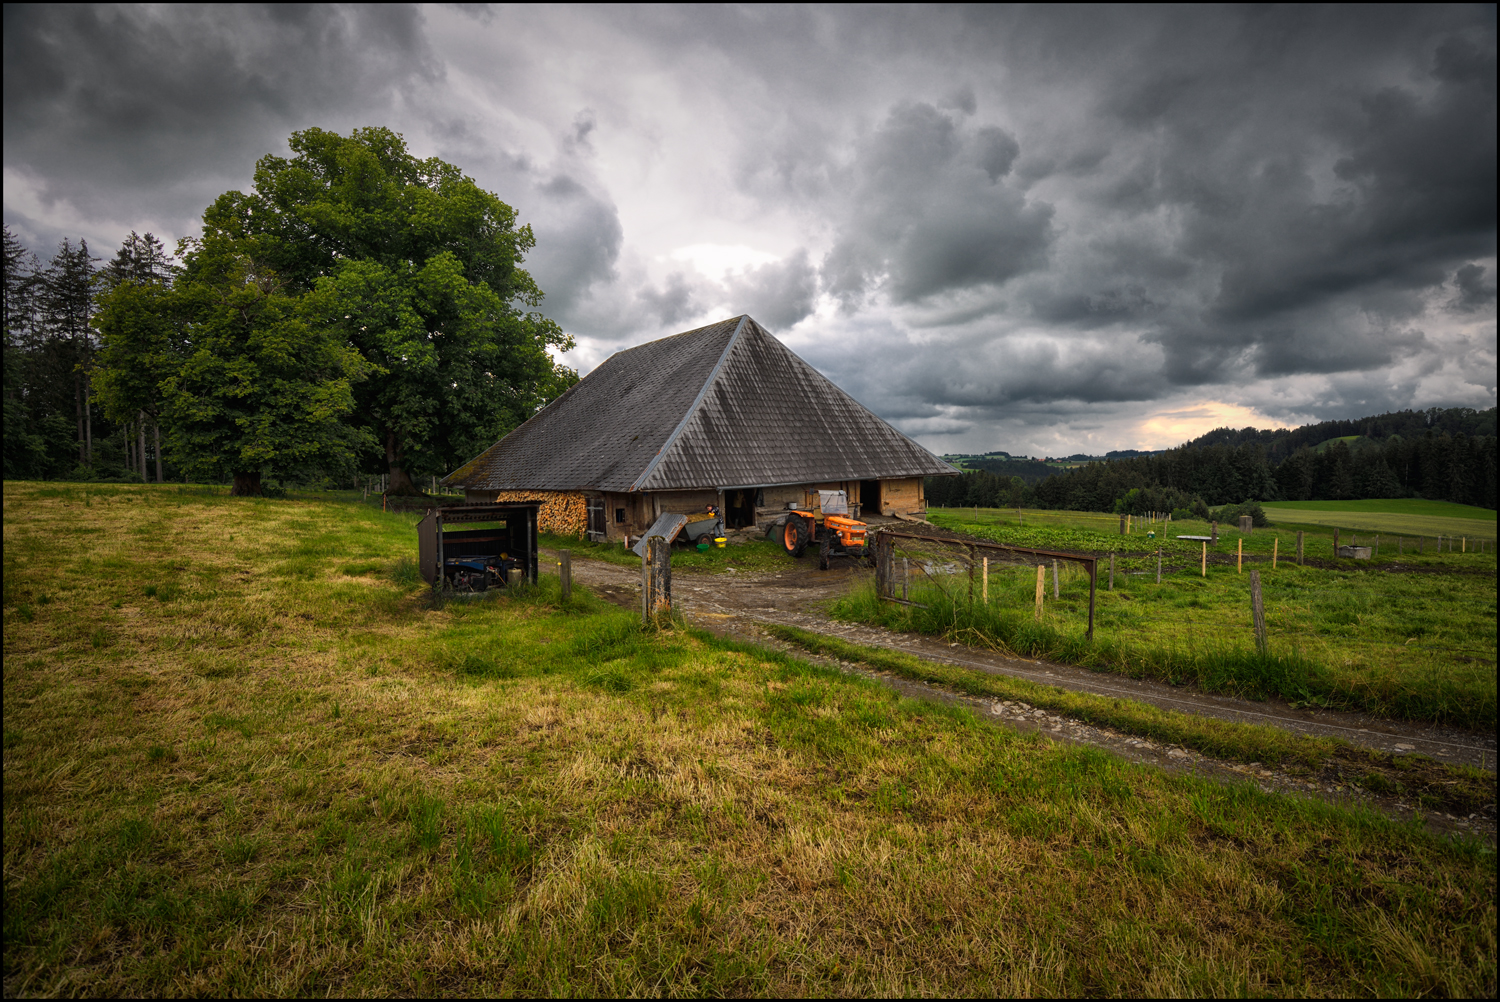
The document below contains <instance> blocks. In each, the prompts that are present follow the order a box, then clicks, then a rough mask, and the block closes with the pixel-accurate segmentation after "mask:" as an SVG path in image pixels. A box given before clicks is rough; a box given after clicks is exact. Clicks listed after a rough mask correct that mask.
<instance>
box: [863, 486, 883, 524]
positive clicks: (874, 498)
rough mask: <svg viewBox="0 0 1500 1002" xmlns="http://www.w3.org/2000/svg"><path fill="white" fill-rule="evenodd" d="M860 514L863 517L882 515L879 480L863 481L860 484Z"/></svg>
mask: <svg viewBox="0 0 1500 1002" xmlns="http://www.w3.org/2000/svg"><path fill="white" fill-rule="evenodd" d="M859 513H860V515H861V516H864V515H879V514H880V481H879V480H861V481H860V482H859Z"/></svg>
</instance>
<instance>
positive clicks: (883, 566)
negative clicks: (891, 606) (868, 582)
mask: <svg viewBox="0 0 1500 1002" xmlns="http://www.w3.org/2000/svg"><path fill="white" fill-rule="evenodd" d="M892 544H893V541H892V539H891V537H889V536H887V535H886V534H885V533H883V532H877V533H876V534H875V597H876V598H877V599H880V598H889V597H890V596H891V595H892V594H893V590H892V584H891V554H892V551H893V550H894V549H895V547H894V546H893V545H892Z"/></svg>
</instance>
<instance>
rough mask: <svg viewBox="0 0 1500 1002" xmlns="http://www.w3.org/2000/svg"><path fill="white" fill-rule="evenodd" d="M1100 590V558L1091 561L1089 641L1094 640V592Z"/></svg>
mask: <svg viewBox="0 0 1500 1002" xmlns="http://www.w3.org/2000/svg"><path fill="white" fill-rule="evenodd" d="M1098 590H1099V558H1098V557H1095V558H1094V559H1093V560H1091V561H1089V643H1093V642H1094V594H1095V593H1096V592H1097V591H1098Z"/></svg>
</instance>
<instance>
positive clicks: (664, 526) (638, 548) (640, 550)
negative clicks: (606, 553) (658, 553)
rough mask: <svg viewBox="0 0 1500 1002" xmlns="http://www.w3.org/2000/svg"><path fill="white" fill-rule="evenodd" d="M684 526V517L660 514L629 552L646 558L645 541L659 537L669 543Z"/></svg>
mask: <svg viewBox="0 0 1500 1002" xmlns="http://www.w3.org/2000/svg"><path fill="white" fill-rule="evenodd" d="M684 525H687V516H686V515H677V514H674V513H672V512H669V511H668V512H662V513H661V514H660V515H658V516H657V517H656V521H655V522H652V523H651V528H649V529H647V530H646V534H645V535H644V536H642V537H641V541H640V542H638V543H636V544H635V545H634V546H632V547H631V548H630V552H632V553H634V554H635V555H636V556H638V557H642V558H644V557H645V556H646V542H647V540H649V539H650V538H651V537H652V536H660V537H662V538H663V539H665V540H666V541H667V542H668V543H671V542H672V540H674V539H676V538H677V534H678V533H679V532H681V531H682V527H683V526H684Z"/></svg>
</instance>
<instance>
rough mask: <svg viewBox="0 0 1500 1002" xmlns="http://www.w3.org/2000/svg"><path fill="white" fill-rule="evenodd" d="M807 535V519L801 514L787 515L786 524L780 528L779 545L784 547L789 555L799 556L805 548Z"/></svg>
mask: <svg viewBox="0 0 1500 1002" xmlns="http://www.w3.org/2000/svg"><path fill="white" fill-rule="evenodd" d="M808 535H809V533H808V531H807V519H805V518H803V517H802V516H801V515H788V516H787V517H786V525H785V526H783V527H782V530H781V545H782V546H784V547H786V552H787V554H788V555H789V556H791V557H793V558H796V557H800V556H802V552H803V551H804V550H806V549H807V538H808Z"/></svg>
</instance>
